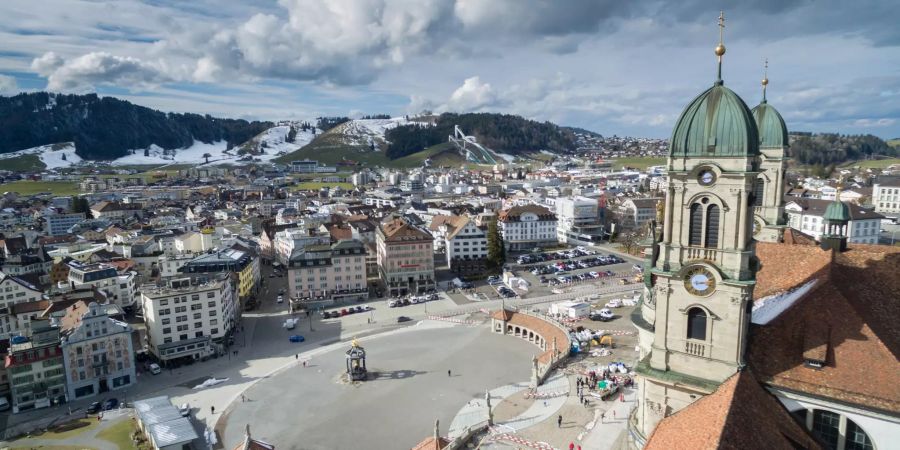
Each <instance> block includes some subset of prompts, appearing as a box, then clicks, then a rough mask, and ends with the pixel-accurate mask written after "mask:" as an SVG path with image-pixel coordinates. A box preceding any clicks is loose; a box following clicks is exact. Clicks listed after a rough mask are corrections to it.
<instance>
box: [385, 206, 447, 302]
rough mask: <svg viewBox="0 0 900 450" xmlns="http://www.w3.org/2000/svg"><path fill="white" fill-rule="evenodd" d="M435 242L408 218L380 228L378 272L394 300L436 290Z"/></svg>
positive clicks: (386, 221)
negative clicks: (410, 294)
mask: <svg viewBox="0 0 900 450" xmlns="http://www.w3.org/2000/svg"><path fill="white" fill-rule="evenodd" d="M433 241H434V238H433V237H432V236H431V234H430V233H429V232H428V231H426V230H425V229H423V228H421V227H419V226H417V225H414V224H412V223H411V222H410V221H409V220H408V219H406V218H404V217H396V216H391V217H388V218H387V219H386V220H385V221H384V222H381V223H380V224H379V225H378V229H377V230H376V232H375V242H376V247H377V249H378V271H379V273H380V275H381V279H382V281H383V282H384V284H385V286H386V287H387V289H388V293H389V295H391V296H401V295H406V294H409V293H423V292H426V291H428V290H431V289H434V287H435V282H434V250H433Z"/></svg>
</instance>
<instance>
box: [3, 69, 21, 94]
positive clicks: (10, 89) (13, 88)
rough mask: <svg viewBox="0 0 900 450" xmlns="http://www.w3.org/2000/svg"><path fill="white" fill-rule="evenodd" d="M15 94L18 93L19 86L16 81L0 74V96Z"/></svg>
mask: <svg viewBox="0 0 900 450" xmlns="http://www.w3.org/2000/svg"><path fill="white" fill-rule="evenodd" d="M17 92H19V86H18V84H17V83H16V79H15V78H13V77H11V76H8V75H2V74H0V94H3V95H11V94H15V93H17Z"/></svg>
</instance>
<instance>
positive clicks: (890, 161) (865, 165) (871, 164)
mask: <svg viewBox="0 0 900 450" xmlns="http://www.w3.org/2000/svg"><path fill="white" fill-rule="evenodd" d="M894 164H900V158H885V159H867V160H863V161H848V162H845V163H843V164H841V167H859V168H860V169H884V168H885V167H887V166H890V165H894Z"/></svg>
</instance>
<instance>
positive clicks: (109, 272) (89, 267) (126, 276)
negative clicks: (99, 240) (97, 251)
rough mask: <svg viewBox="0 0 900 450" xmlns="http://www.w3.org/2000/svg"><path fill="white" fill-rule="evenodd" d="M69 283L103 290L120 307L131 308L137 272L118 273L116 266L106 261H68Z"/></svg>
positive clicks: (133, 302) (74, 286)
mask: <svg viewBox="0 0 900 450" xmlns="http://www.w3.org/2000/svg"><path fill="white" fill-rule="evenodd" d="M66 265H67V266H68V267H69V279H68V281H69V284H70V285H71V288H79V287H87V286H90V287H95V288H97V289H98V290H101V291H104V293H105V294H106V296H107V298H109V300H110V301H112V302H113V303H115V304H117V305H119V306H121V307H122V308H132V307H135V306H140V305H136V304H135V303H136V302H137V300H138V298H137V297H136V296H135V287H136V286H135V278H136V276H137V273H136V272H134V271H126V272H124V273H121V274H120V273H119V271H118V269H117V268H116V266H114V265H111V264H106V263H83V262H80V261H75V260H72V261H68V262H66Z"/></svg>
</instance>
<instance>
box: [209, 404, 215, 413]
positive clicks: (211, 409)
mask: <svg viewBox="0 0 900 450" xmlns="http://www.w3.org/2000/svg"><path fill="white" fill-rule="evenodd" d="M209 412H210V414H215V413H216V407H215V406H210V407H209Z"/></svg>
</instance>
